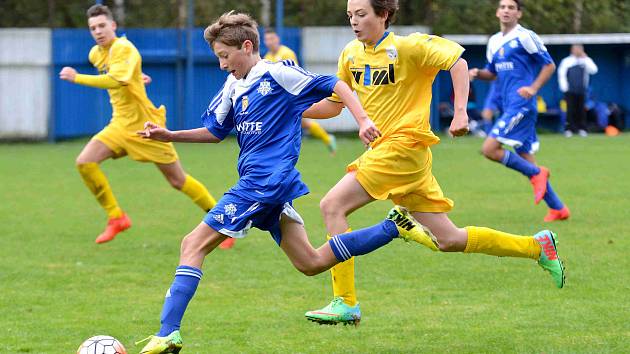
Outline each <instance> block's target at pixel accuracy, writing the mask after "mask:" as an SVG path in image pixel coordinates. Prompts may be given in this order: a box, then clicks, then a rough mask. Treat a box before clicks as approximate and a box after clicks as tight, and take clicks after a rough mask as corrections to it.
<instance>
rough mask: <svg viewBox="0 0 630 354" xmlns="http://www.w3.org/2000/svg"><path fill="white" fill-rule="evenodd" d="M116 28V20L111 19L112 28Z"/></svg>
mask: <svg viewBox="0 0 630 354" xmlns="http://www.w3.org/2000/svg"><path fill="white" fill-rule="evenodd" d="M116 28H118V24H117V23H116V21H114V20H112V29H113V30H114V31H115V30H116Z"/></svg>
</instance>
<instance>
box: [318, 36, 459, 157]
mask: <svg viewBox="0 0 630 354" xmlns="http://www.w3.org/2000/svg"><path fill="white" fill-rule="evenodd" d="M463 52H464V48H463V47H462V46H460V45H459V44H457V43H455V42H453V41H450V40H447V39H444V38H441V37H437V36H433V35H428V34H420V33H414V34H411V35H409V36H397V35H395V34H394V33H392V32H385V34H384V35H383V38H382V39H381V40H380V41H379V42H378V43H377V44H376V45H374V46H368V45H365V44H363V43H362V42H360V41H359V40H356V39H355V40H353V41H352V42H350V43H348V44H347V45H346V47H345V48H344V50H343V52H342V53H341V55H340V56H339V62H338V71H337V76H338V77H339V79H341V80H343V81H344V82H345V83H346V84H348V86H350V87H351V88H352V89H353V90H354V91H355V92H356V93H357V95H358V96H359V100H360V101H361V104H362V106H363V108H364V109H365V111H366V113H367V114H368V116H369V117H370V119H372V121H373V122H374V124H376V126H377V127H378V129H379V130H380V131H381V133H382V134H383V137H382V138H380V139H379V140H377V141H376V142H375V144H379V143H380V141H383V140H385V139H387V138H390V137H400V136H403V137H407V138H410V139H412V140H413V141H416V142H419V143H421V144H422V145H425V146H430V145H433V144H436V143H437V142H439V141H440V139H439V138H438V137H437V136H435V134H433V132H432V131H431V126H430V123H429V117H430V108H431V96H432V91H431V86H432V84H433V80H434V79H435V77H436V75H437V74H438V72H439V71H440V70H449V69H450V68H451V67H452V66H453V65H454V64H455V62H457V60H458V59H459V58H460V56H461V55H462V53H463ZM329 99H330V100H331V101H334V102H341V100H340V99H339V97H338V96H337V95H335V94H333V96H332V97H330V98H329Z"/></svg>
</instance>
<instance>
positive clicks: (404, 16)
mask: <svg viewBox="0 0 630 354" xmlns="http://www.w3.org/2000/svg"><path fill="white" fill-rule="evenodd" d="M185 1H186V0H125V1H124V3H125V21H124V22H125V23H124V25H125V26H126V27H177V26H178V25H179V24H182V23H183V22H184V18H185V17H184V16H185V9H186V4H185ZM269 1H270V4H271V6H270V10H271V16H272V18H271V22H272V23H271V25H273V24H274V23H275V20H274V17H273V16H274V11H275V1H274V0H269ZM113 2H114V1H113V0H105V1H104V3H105V4H106V5H108V6H110V7H111V8H113V7H114V6H113ZM579 2H580V1H574V0H529V1H526V2H525V7H524V10H523V11H524V13H523V21H522V22H523V24H524V25H526V26H528V27H531V28H532V29H534V30H535V31H536V32H538V33H574V32H575V30H574V17H575V13H576V9H577V8H578V5H576V4H577V3H579ZM581 2H582V3H583V9H582V12H581V13H582V16H581V27H580V30H579V32H580V33H610V32H630V2H629V1H628V0H597V1H586V0H582V1H581ZM93 3H94V2H93V1H88V0H80V1H79V0H73V1H59V0H47V1H46V2H44V1H41V0H3V1H2V4H3V9H9V10H3V11H1V12H0V27H42V26H48V25H49V24H52V26H53V27H83V26H84V25H85V10H86V9H87V8H88V7H89V6H90V5H91V4H93ZM496 7H497V1H496V0H481V1H469V0H401V1H400V11H399V13H398V16H397V17H398V20H397V21H396V23H397V24H399V25H426V26H429V27H431V28H433V30H434V32H435V33H438V34H454V33H457V34H465V33H492V32H496V31H497V28H498V23H497V20H496V18H495V15H494V14H495V10H496ZM261 9H262V5H261V1H260V0H241V1H237V2H235V1H231V0H213V1H201V0H196V1H195V25H196V26H200V27H205V26H207V25H208V24H209V23H210V22H211V21H212V20H214V19H215V18H217V17H218V16H220V15H221V14H222V13H224V12H227V11H230V10H237V11H243V12H247V13H249V14H251V15H253V16H254V17H256V18H257V19H260V18H261V11H262V10H261ZM180 10H181V11H180ZM180 14H181V16H180ZM347 24H348V20H347V18H346V2H345V1H340V0H317V1H303V0H285V25H287V26H298V27H299V26H343V25H347Z"/></svg>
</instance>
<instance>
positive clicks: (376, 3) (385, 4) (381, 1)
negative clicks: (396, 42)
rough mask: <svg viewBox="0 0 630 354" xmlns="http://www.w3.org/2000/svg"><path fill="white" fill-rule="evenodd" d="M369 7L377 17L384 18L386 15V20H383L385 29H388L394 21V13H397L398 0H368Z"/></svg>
mask: <svg viewBox="0 0 630 354" xmlns="http://www.w3.org/2000/svg"><path fill="white" fill-rule="evenodd" d="M370 5H372V8H373V9H374V13H376V14H377V15H378V16H381V17H383V16H385V14H386V13H387V20H385V28H389V25H390V24H392V23H394V21H395V20H396V12H397V11H398V0H370Z"/></svg>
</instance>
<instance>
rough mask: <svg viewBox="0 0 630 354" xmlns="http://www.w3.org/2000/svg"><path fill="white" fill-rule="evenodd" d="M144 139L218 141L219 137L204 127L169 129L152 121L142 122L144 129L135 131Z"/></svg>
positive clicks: (196, 141)
mask: <svg viewBox="0 0 630 354" xmlns="http://www.w3.org/2000/svg"><path fill="white" fill-rule="evenodd" d="M136 134H138V135H140V136H141V137H143V138H145V139H152V140H157V141H163V142H179V143H218V142H221V140H220V139H219V138H217V137H216V136H214V134H212V133H210V131H208V129H206V128H197V129H189V130H177V131H170V130H168V129H167V128H164V127H161V126H159V125H157V124H155V123H153V122H146V123H144V130H141V131H138V132H136Z"/></svg>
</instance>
